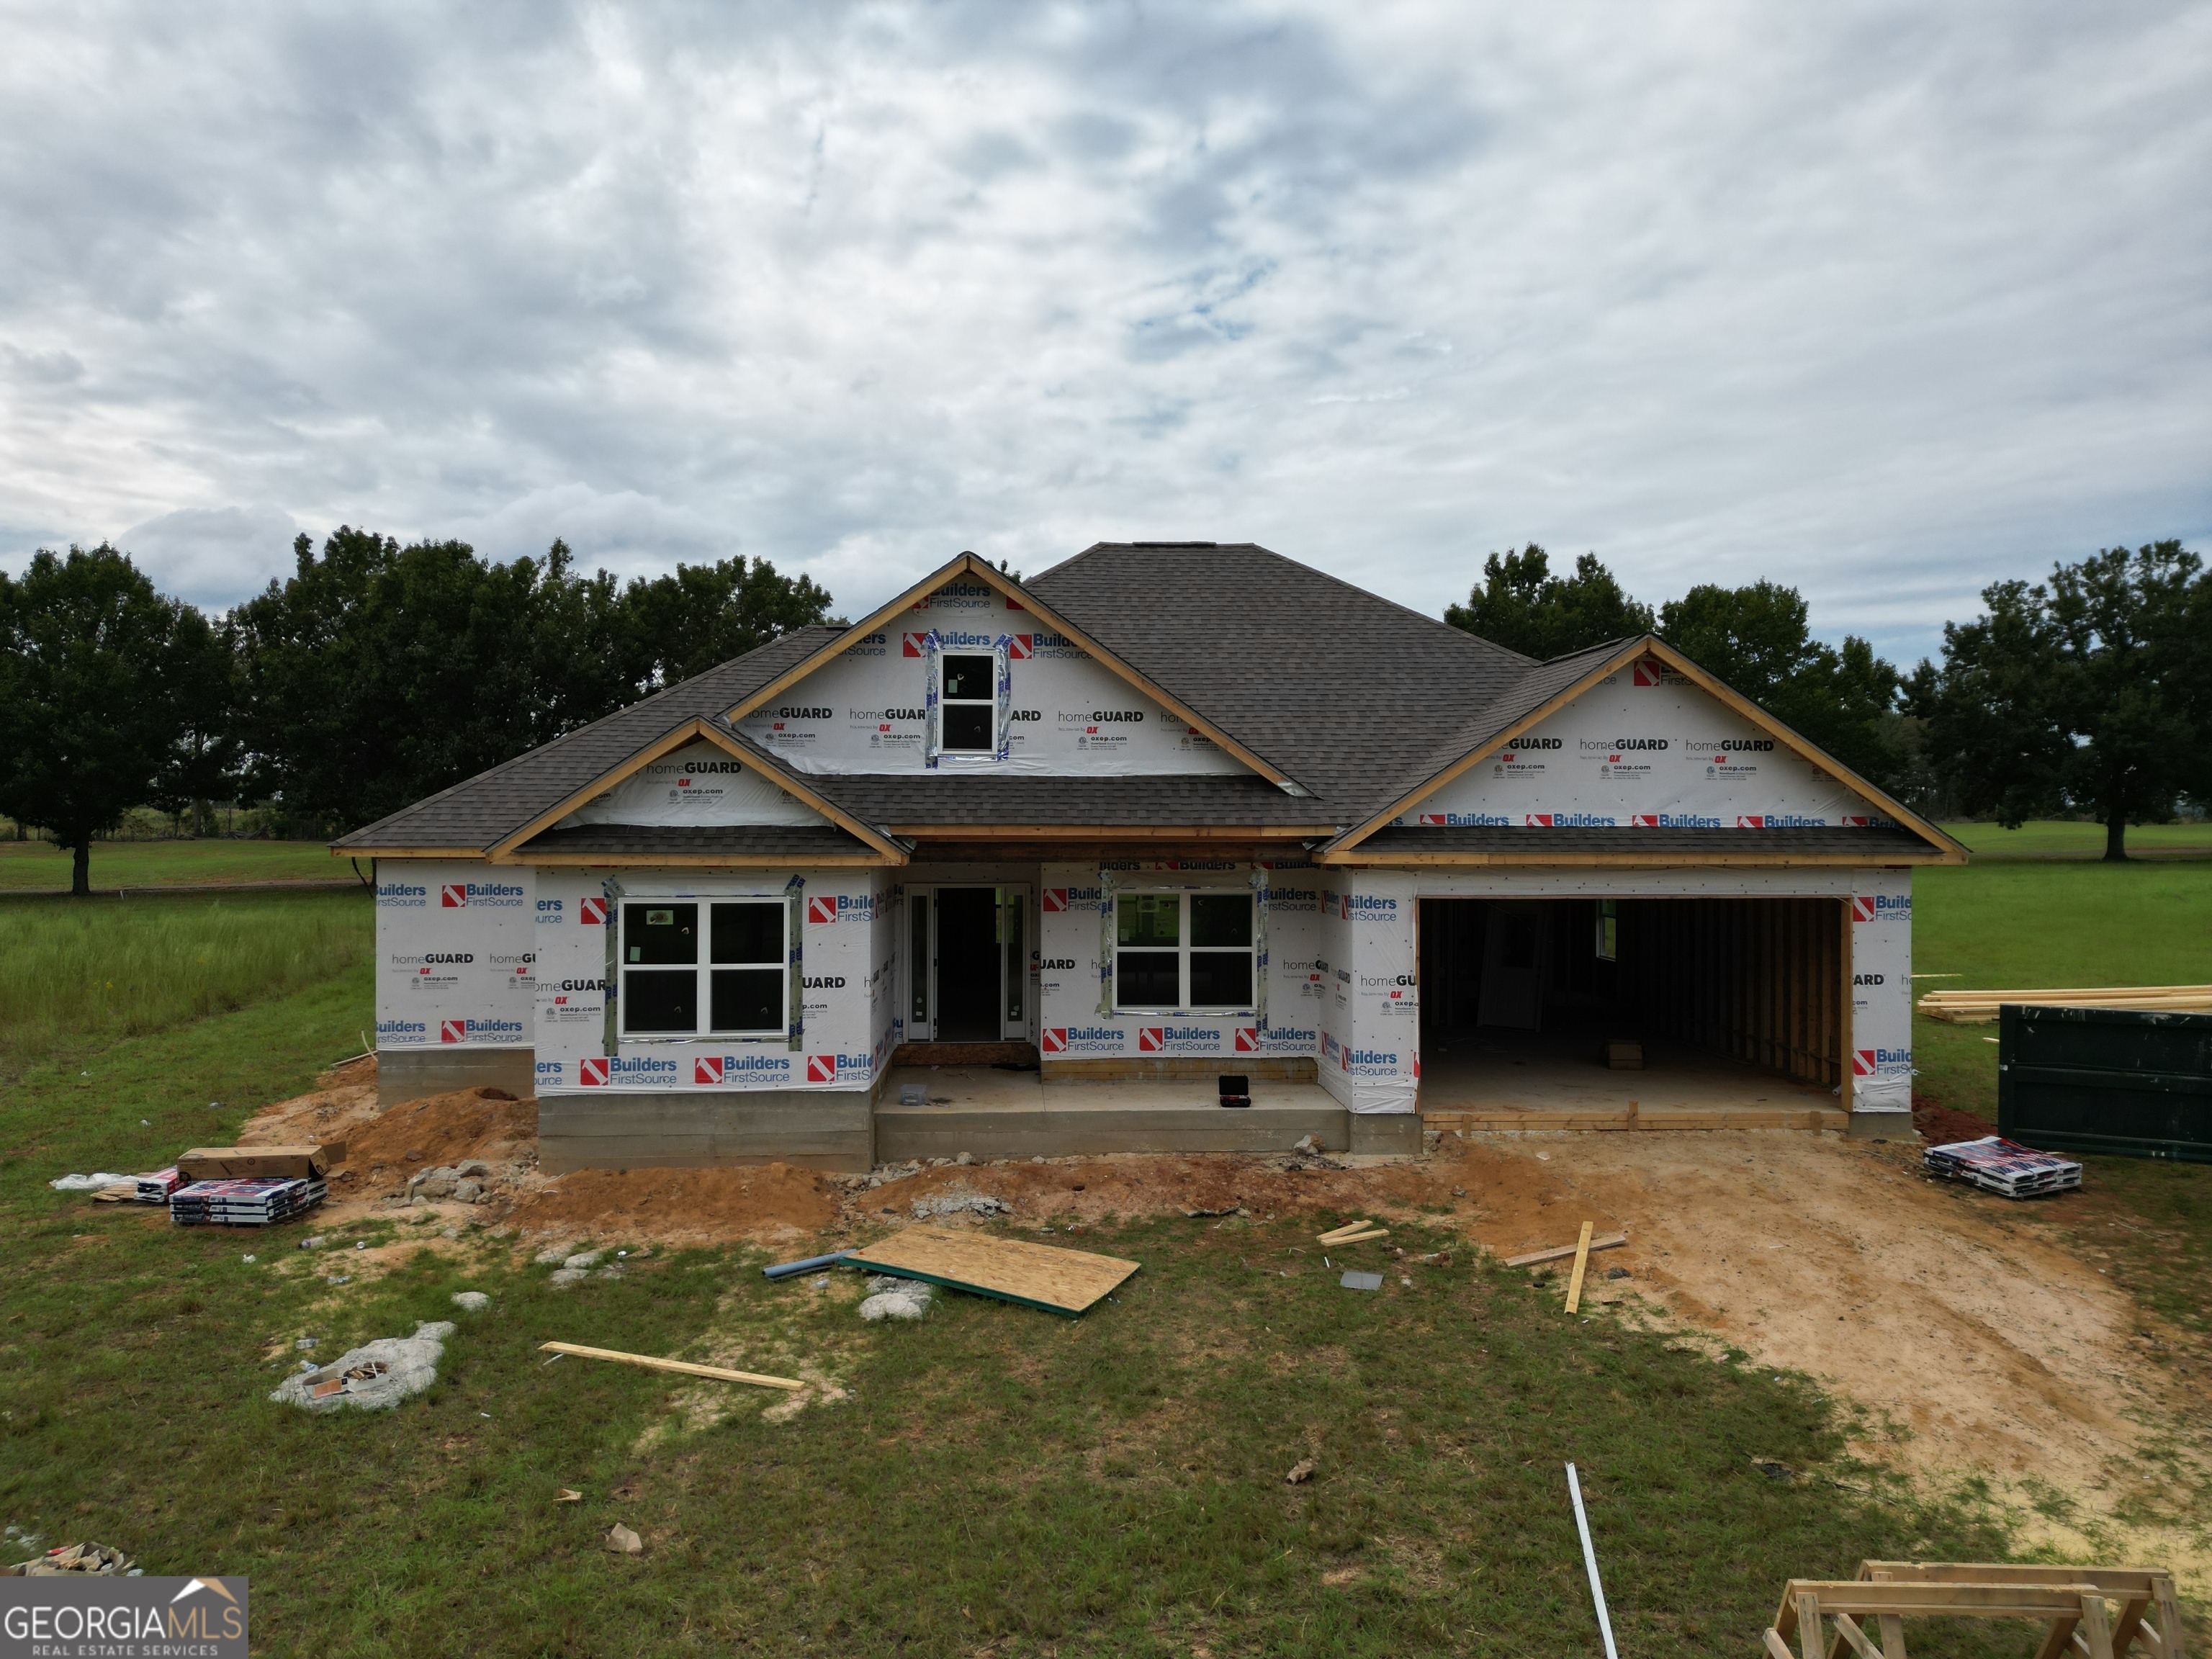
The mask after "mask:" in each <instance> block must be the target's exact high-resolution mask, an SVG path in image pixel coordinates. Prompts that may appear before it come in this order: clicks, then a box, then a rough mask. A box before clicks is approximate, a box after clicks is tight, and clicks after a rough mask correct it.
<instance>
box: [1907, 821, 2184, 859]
mask: <svg viewBox="0 0 2212 1659" xmlns="http://www.w3.org/2000/svg"><path fill="white" fill-rule="evenodd" d="M1943 828H1944V829H1948V831H1950V833H1951V834H1952V835H1954V836H1957V837H1958V838H1959V839H1960V841H1962V842H1965V843H1966V847H1967V848H1968V850H1970V851H1971V852H1972V854H1974V856H1975V857H1976V858H1981V859H2101V858H2102V857H2104V856H2105V826H2104V825H2103V824H2101V823H2062V822H2060V821H2058V820H2057V819H2049V818H2035V819H2030V820H2029V821H2028V822H2027V823H2023V824H2021V826H2020V828H2019V829H2005V828H2004V827H2003V826H2002V825H2001V824H1995V823H1947V824H1945V825H1944V826H1943ZM2128 853H2129V855H2130V857H2132V856H2134V855H2135V854H2138V853H2140V854H2143V855H2144V856H2145V857H2169V858H2170V857H2173V856H2176V855H2181V856H2189V855H2196V856H2200V857H2205V858H2212V823H2131V824H2130V825H2129V826H2128Z"/></svg>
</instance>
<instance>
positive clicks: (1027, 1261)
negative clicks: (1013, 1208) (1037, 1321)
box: [845, 1227, 1142, 1318]
mask: <svg viewBox="0 0 2212 1659" xmlns="http://www.w3.org/2000/svg"><path fill="white" fill-rule="evenodd" d="M845 1260H846V1261H847V1263H848V1265H850V1266H852V1267H872V1268H873V1269H874V1270H875V1271H876V1272H878V1273H896V1274H898V1275H899V1276H900V1277H902V1278H905V1279H924V1280H927V1282H928V1283H930V1284H932V1285H944V1286H945V1287H946V1288H947V1289H949V1290H955V1291H972V1292H974V1293H975V1295H977V1296H994V1297H998V1298H999V1299H1000V1300H1001V1301H1004V1302H1018V1303H1020V1304H1022V1305H1023V1306H1024V1307H1025V1308H1042V1309H1043V1310H1045V1311H1046V1312H1048V1313H1056V1314H1066V1315H1067V1316H1070V1317H1071V1318H1072V1317H1075V1316H1079V1315H1081V1314H1082V1313H1083V1312H1084V1310H1086V1309H1088V1308H1090V1307H1091V1306H1092V1305H1094V1304H1096V1303H1097V1301H1098V1300H1099V1298H1100V1297H1103V1296H1104V1295H1105V1294H1106V1293H1107V1292H1108V1291H1111V1290H1113V1289H1114V1288H1115V1286H1116V1285H1120V1284H1121V1281H1122V1280H1123V1279H1127V1278H1128V1276H1129V1275H1130V1274H1131V1273H1135V1272H1136V1271H1137V1269H1138V1267H1140V1266H1141V1265H1142V1264H1141V1263H1139V1262H1135V1261H1127V1260H1124V1259H1123V1258H1122V1257H1120V1256H1113V1255H1095V1254H1093V1253H1092V1252H1091V1251H1089V1250H1067V1249H1060V1248H1059V1247H1058V1246H1056V1245H1051V1244H1030V1243H1025V1242H1024V1241H1023V1240H1021V1239H1018V1238H995V1237H992V1236H991V1235H989V1234H987V1233H965V1232H954V1231H951V1230H950V1229H947V1228H942V1227H908V1228H907V1229H906V1230H905V1231H902V1232H896V1233H893V1234H892V1235H891V1236H890V1237H888V1238H881V1239H878V1240H877V1241H876V1242H875V1243H873V1244H865V1245H862V1246H860V1248H859V1249H855V1250H854V1251H852V1252H851V1253H850V1254H849V1255H847V1256H846V1258H845Z"/></svg>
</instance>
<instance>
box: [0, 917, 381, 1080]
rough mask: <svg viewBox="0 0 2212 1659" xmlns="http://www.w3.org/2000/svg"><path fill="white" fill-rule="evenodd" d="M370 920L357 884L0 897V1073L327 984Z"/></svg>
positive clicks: (356, 956) (367, 952) (363, 944)
mask: <svg viewBox="0 0 2212 1659" xmlns="http://www.w3.org/2000/svg"><path fill="white" fill-rule="evenodd" d="M373 915H374V912H373V910H372V908H371V905H370V900H369V896H368V893H367V892H365V891H361V890H356V891H353V892H343V891H338V892H314V891H309V892H304V893H265V892H264V893H253V892H248V893H240V894H223V895H210V894H179V895H178V896H175V897H173V898H161V897H143V898H139V897H134V898H130V899H114V898H98V897H94V898H86V899H68V900H60V899H57V900H52V901H40V902H27V903H21V904H0V1080H4V1079H5V1078H6V1077H7V1076H8V1075H9V1073H10V1072H11V1071H14V1070H17V1069H20V1067H21V1066H23V1065H24V1064H26V1063H27V1062H28V1061H31V1060H36V1059H38V1058H40V1057H41V1056H45V1055H49V1054H63V1053H65V1052H66V1053H77V1052H82V1051H88V1050H90V1049H94V1048H99V1047H101V1046H104V1045H105V1044H106V1043H108V1042H113V1041H114V1040H115V1039H117V1038H118V1037H124V1036H137V1035H139V1034H141V1033H144V1032H150V1031H159V1030H166V1029H168V1028H170V1027H173V1026H175V1025H178V1024H180V1023H182V1022H184V1021H187V1020H191V1019H197V1018H200V1017H201V1016H203V1015H206V1014H211V1013H216V1012H221V1011H222V1010H225V1009H231V1008H242V1007H245V1006H248V1005H249V1004H252V1003H255V1002H258V1001H260V1000H264V999H265V998H268V997H270V996H272V995H276V994H283V993H285V992H289V991H295V990H299V989H301V988H303V987H307V986H313V985H320V984H324V983H326V982H328V981H330V980H331V979H332V978H333V977H334V976H336V975H340V974H343V973H344V972H346V971H348V970H349V969H353V968H356V967H357V966H362V965H365V964H366V963H368V961H369V960H370V957H371V956H372V953H373V952H374V948H375V946H374V922H373V920H372V918H373ZM366 1012H367V1011H366V1010H364V1014H365V1015H366ZM372 1023H373V1022H372V1021H371V1020H369V1019H368V1018H363V1019H362V1021H361V1022H360V1024H361V1025H364V1026H365V1025H368V1024H372ZM360 1046H361V1045H360V1043H359V1042H358V1040H356V1042H355V1044H354V1048H355V1049H356V1051H357V1050H358V1049H359V1048H360Z"/></svg>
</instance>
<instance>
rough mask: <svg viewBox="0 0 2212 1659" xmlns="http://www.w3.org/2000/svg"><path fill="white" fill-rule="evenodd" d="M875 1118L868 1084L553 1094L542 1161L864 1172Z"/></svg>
mask: <svg viewBox="0 0 2212 1659" xmlns="http://www.w3.org/2000/svg"><path fill="white" fill-rule="evenodd" d="M874 1126H875V1113H874V1109H873V1104H872V1097H871V1095H870V1093H869V1091H866V1090H855V1091H850V1092H843V1093H837V1094H829V1093H823V1092H822V1091H805V1090H795V1089H794V1090H782V1091H760V1092H758V1093H750V1094H720V1095H712V1094H646V1093H635V1094H626V1093H617V1092H614V1091H609V1092H607V1093H605V1094H592V1095H555V1096H552V1097H548V1098H546V1099H544V1100H541V1101H539V1102H538V1167H539V1168H540V1169H542V1170H544V1171H545V1173H546V1174H548V1175H566V1174H567V1173H568V1171H570V1170H661V1169H699V1168H703V1167H707V1166H709V1165H714V1164H771V1163H774V1164H797V1165H799V1166H800V1167H801V1168H803V1169H809V1170H836V1171H840V1172H844V1173H850V1174H865V1173H866V1171H867V1170H868V1169H869V1167H870V1166H871V1165H872V1164H873V1163H874V1162H875V1127H874Z"/></svg>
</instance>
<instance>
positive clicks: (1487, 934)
mask: <svg viewBox="0 0 2212 1659" xmlns="http://www.w3.org/2000/svg"><path fill="white" fill-rule="evenodd" d="M1846 928H1847V919H1846V916H1845V914H1844V904H1843V903H1842V902H1838V900H1837V899H1835V898H1832V897H1826V898H1702V897H1700V898H1633V897H1617V898H1606V897H1577V898H1541V899H1517V898H1516V899H1476V898H1425V899H1423V900H1421V901H1420V909H1419V929H1420V933H1419V953H1420V962H1419V985H1420V1008H1421V1085H1420V1106H1421V1109H1422V1110H1423V1111H1425V1112H1460V1111H1469V1110H1473V1111H1481V1110H1485V1109H1512V1110H1533V1111H1544V1110H1562V1111H1576V1110H1585V1111H1586V1110H1591V1109H1597V1110H1601V1111H1622V1112H1625V1111H1627V1110H1630V1109H1633V1108H1640V1109H1660V1110H1666V1109H1705V1108H1752V1107H1762V1106H1764V1107H1776V1106H1786V1107H1800V1108H1802V1107H1808V1106H1815V1105H1820V1106H1832V1105H1835V1104H1837V1103H1838V1098H1837V1095H1836V1092H1835V1091H1837V1089H1838V1085H1841V1084H1842V1083H1843V1081H1844V1075H1845V1071H1846V1065H1845V1061H1844V1055H1845V1054H1846V1053H1847V1051H1848V1049H1849V1048H1850V1044H1849V1042H1848V1034H1849V1021H1850V973H1849V970H1848V966H1847V963H1846V962H1845V957H1844V951H1845V944H1846Z"/></svg>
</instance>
